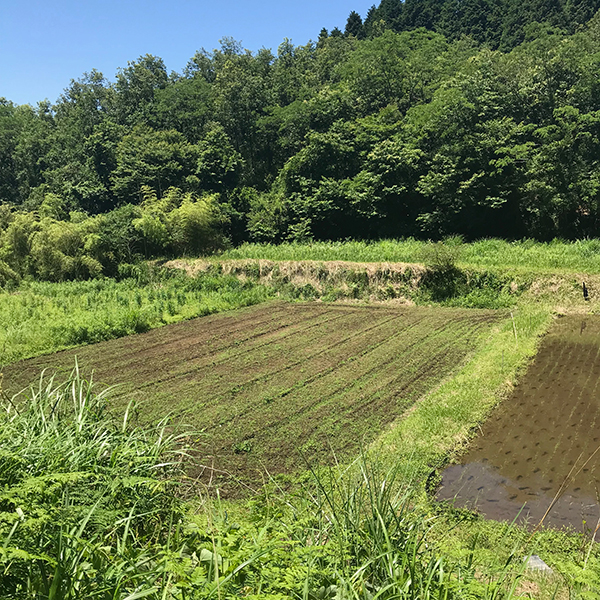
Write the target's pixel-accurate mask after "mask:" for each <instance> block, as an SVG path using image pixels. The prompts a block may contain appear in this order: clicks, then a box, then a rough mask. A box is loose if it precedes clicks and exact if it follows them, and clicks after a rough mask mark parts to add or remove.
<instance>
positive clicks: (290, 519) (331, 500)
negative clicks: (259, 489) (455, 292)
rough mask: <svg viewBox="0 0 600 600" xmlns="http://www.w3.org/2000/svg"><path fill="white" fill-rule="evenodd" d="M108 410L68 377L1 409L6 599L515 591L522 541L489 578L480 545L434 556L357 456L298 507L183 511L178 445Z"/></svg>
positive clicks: (406, 498)
mask: <svg viewBox="0 0 600 600" xmlns="http://www.w3.org/2000/svg"><path fill="white" fill-rule="evenodd" d="M105 409H106V395H105V394H104V393H102V392H101V393H97V392H95V391H94V388H93V387H92V386H91V385H90V384H89V383H88V382H86V381H85V380H84V379H82V377H81V376H80V375H79V373H78V372H77V370H76V371H74V372H73V374H72V375H71V377H70V378H69V380H68V381H63V382H57V381H54V380H52V379H48V378H42V379H40V381H39V384H38V385H36V386H35V387H33V388H32V389H31V390H29V391H28V392H27V393H26V394H25V395H23V396H17V397H15V398H13V399H12V401H10V402H9V401H8V400H7V399H6V397H5V398H4V400H3V411H2V428H1V432H2V433H1V439H0V443H1V444H2V465H3V468H2V471H1V473H0V478H1V482H2V484H3V485H4V486H6V487H5V491H4V492H3V494H2V499H1V503H0V535H1V539H2V548H1V550H0V562H1V564H2V576H1V577H0V593H1V594H2V597H3V598H23V599H25V598H31V599H33V598H36V599H48V600H50V599H58V598H61V599H72V600H75V599H79V598H105V599H108V598H110V599H114V600H116V599H122V600H125V599H130V600H133V599H134V598H155V599H159V598H160V599H162V600H165V599H167V598H172V599H181V600H183V599H194V598H198V599H200V598H239V597H246V598H252V599H254V600H258V599H259V598H261V599H270V600H283V599H286V598H306V599H326V598H330V599H332V600H333V599H338V600H342V599H356V600H358V599H360V600H363V599H364V600H372V599H373V598H375V597H376V598H386V599H391V598H407V599H408V598H410V599H422V600H426V599H434V598H435V599H439V598H446V599H448V600H450V599H453V598H456V599H459V598H465V597H470V598H482V599H490V600H492V599H496V600H499V599H501V598H502V599H509V598H512V597H515V590H517V588H518V586H519V585H520V580H521V579H523V572H524V571H523V569H524V567H523V562H522V553H523V552H524V551H525V552H526V550H525V548H524V546H523V541H524V540H523V538H522V536H521V537H520V538H519V537H518V536H517V537H516V538H515V537H514V532H511V531H509V530H505V533H504V534H503V535H500V536H499V537H497V538H496V541H497V542H501V544H500V546H497V548H496V550H497V551H498V554H499V556H498V557H497V560H496V561H494V563H493V564H486V565H485V566H484V564H482V562H481V561H480V557H479V556H480V555H479V554H478V550H479V548H478V544H477V543H474V544H472V545H471V551H470V553H469V554H468V555H467V556H463V557H459V556H456V557H450V558H445V559H444V558H441V555H440V550H439V547H440V543H441V540H442V539H446V541H448V535H447V534H444V532H443V529H444V528H445V526H444V525H443V523H442V519H441V517H440V516H436V515H435V514H434V513H432V512H431V511H430V510H428V509H427V507H426V505H423V504H422V503H419V502H418V500H417V499H416V498H415V496H414V491H412V489H413V487H414V483H413V485H410V482H409V481H408V480H406V479H405V478H404V476H400V475H399V473H398V472H397V470H396V469H394V468H393V469H391V470H390V469H387V468H384V469H382V468H381V467H379V466H376V464H375V463H372V462H371V461H370V460H369V459H366V458H363V459H360V460H359V461H358V462H357V463H355V464H354V465H353V466H352V468H351V469H350V470H349V471H343V470H342V471H340V472H333V471H332V472H330V473H321V474H319V473H317V472H314V473H313V476H312V477H311V479H310V480H309V481H307V482H306V483H305V484H304V487H303V488H301V489H299V490H298V492H297V493H296V494H294V495H286V496H282V495H281V494H277V493H275V494H274V493H269V492H268V491H267V490H265V492H263V495H262V496H260V497H257V498H253V499H252V500H250V501H249V502H248V503H245V504H243V505H240V504H238V505H231V504H223V503H221V502H219V501H218V500H209V499H208V498H203V499H202V500H198V489H197V488H194V496H195V497H196V499H195V500H193V501H189V502H185V501H184V499H182V495H185V491H186V483H185V479H183V478H182V477H181V474H180V469H179V467H180V465H181V457H182V456H184V454H185V441H186V440H185V439H182V438H180V439H176V438H173V437H172V436H168V435H166V433H165V429H164V426H165V423H161V424H159V425H158V426H157V427H156V428H153V429H152V430H142V429H140V428H139V427H136V426H135V424H133V423H131V421H130V417H128V416H127V415H130V414H131V412H129V413H127V414H126V416H125V418H124V419H123V420H121V421H118V422H115V421H113V420H112V419H111V418H110V417H108V415H107V414H106V412H105ZM440 524H441V525H442V527H441V529H440ZM515 542H516V545H515ZM511 545H513V547H512V550H511V549H510V546H511ZM530 547H531V548H535V546H530ZM590 550H591V549H590ZM505 552H506V554H504V553H505ZM498 559H501V561H503V562H504V564H502V562H500V560H498ZM585 560H586V564H588V565H589V567H588V568H591V567H592V566H593V565H595V562H594V561H595V560H596V553H595V552H591V551H590V552H589V553H588V555H587V556H586V557H585ZM484 569H485V570H484ZM582 597H584V596H582Z"/></svg>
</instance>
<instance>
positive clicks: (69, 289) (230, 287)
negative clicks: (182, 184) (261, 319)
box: [0, 265, 273, 364]
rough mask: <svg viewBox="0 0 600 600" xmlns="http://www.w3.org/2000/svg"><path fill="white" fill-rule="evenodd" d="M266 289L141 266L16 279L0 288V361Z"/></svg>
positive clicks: (186, 314) (198, 311)
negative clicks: (97, 275) (73, 277)
mask: <svg viewBox="0 0 600 600" xmlns="http://www.w3.org/2000/svg"><path fill="white" fill-rule="evenodd" d="M272 296H273V290H271V289H269V288H266V287H264V286H262V285H260V284H257V283H254V282H252V281H245V282H241V281H240V280H239V279H237V278H235V277H232V276H224V275H219V274H216V273H211V274H200V275H199V276H197V277H194V278H190V277H187V276H186V275H184V274H183V273H180V272H177V271H175V270H172V269H160V268H153V267H149V266H145V265H140V266H131V267H128V268H127V269H125V268H123V269H122V279H120V280H115V279H96V280H91V281H71V282H64V283H44V282H33V281H32V282H23V283H22V284H21V285H20V286H19V287H18V288H17V289H15V290H13V291H12V292H7V291H4V292H0V364H8V363H11V362H14V361H16V360H19V359H23V358H28V357H31V356H36V355H39V354H44V353H50V352H55V351H57V350H61V349H64V348H69V347H73V346H79V345H82V344H90V343H95V342H100V341H103V340H108V339H112V338H116V337H122V336H125V335H130V334H133V333H142V332H144V331H148V330H149V329H152V328H155V327H160V326H162V325H165V324H168V323H175V322H177V321H181V320H184V319H190V318H193V317H198V316H204V315H208V314H212V313H217V312H222V311H226V310H231V309H234V308H239V307H242V306H250V305H252V304H257V303H260V302H264V301H265V300H267V299H268V298H270V297H272Z"/></svg>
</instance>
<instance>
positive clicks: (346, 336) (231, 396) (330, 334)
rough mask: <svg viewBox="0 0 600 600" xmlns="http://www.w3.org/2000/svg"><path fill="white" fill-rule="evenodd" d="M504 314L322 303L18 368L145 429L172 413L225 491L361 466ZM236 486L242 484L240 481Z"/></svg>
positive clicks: (15, 381)
mask: <svg viewBox="0 0 600 600" xmlns="http://www.w3.org/2000/svg"><path fill="white" fill-rule="evenodd" d="M504 316H505V315H504V314H503V313H498V312H495V311H483V310H480V311H478V310H458V309H440V308H435V309H432V308H424V307H422V308H417V307H406V306H405V307H399V308H389V307H361V306H356V305H353V306H350V305H339V304H338V305H332V304H329V305H328V304H322V303H310V304H309V303H306V304H285V303H273V304H266V305H261V306H257V307H252V308H248V309H243V310H240V311H235V312H233V313H228V314H221V315H216V316H212V317H203V318H199V319H194V320H192V321H188V322H185V323H178V324H176V325H172V326H167V327H163V328H161V329H158V330H154V331H151V332H149V333H145V334H141V335H136V336H130V337H128V338H122V339H119V340H112V341H108V342H103V343H100V344H96V345H93V346H88V347H85V348H80V349H77V350H70V351H65V352H60V353H58V354H55V355H53V356H46V357H39V358H36V359H33V360H29V361H23V362H21V363H18V364H15V365H12V366H10V367H8V368H7V369H6V370H5V380H6V381H8V382H9V384H10V386H11V387H12V388H13V389H17V388H19V387H21V386H24V385H25V384H26V383H27V381H28V380H31V379H32V378H33V377H35V376H37V375H38V374H39V372H40V370H41V369H43V368H50V369H51V370H57V369H58V370H68V369H70V368H71V367H72V366H73V364H74V360H75V356H77V359H78V362H79V364H80V367H81V369H82V370H83V372H84V373H86V374H87V373H90V372H91V371H92V370H93V371H94V380H95V381H97V382H101V383H103V384H108V385H115V384H118V385H117V388H116V389H115V391H114V394H113V400H112V403H113V404H112V409H113V410H114V411H117V412H118V411H119V410H123V409H124V407H125V406H126V404H127V403H128V402H129V401H130V400H131V398H134V399H135V400H136V401H137V403H138V414H139V418H140V419H141V420H142V421H143V422H156V421H158V420H159V419H161V418H162V417H164V416H165V415H167V414H170V415H172V417H173V423H174V426H175V427H178V428H180V429H182V428H183V429H186V430H187V429H189V430H193V431H194V432H200V435H197V436H195V437H196V438H197V439H199V442H198V443H197V448H196V454H197V460H198V463H199V464H200V465H202V466H196V467H195V468H192V472H193V473H196V474H199V475H203V477H204V478H205V479H207V480H210V481H212V482H213V483H214V482H218V483H219V484H220V485H221V486H222V487H223V488H224V492H225V493H226V492H227V491H229V492H232V493H233V492H235V491H236V489H239V488H237V486H238V484H240V482H241V484H247V485H251V486H254V485H257V484H258V483H260V482H262V481H263V480H264V477H265V473H267V472H268V473H269V474H278V473H290V472H295V471H297V470H299V469H304V468H305V467H306V461H309V462H310V461H319V462H320V463H323V462H328V461H332V460H335V459H337V460H340V459H345V458H348V457H351V456H353V455H354V454H356V452H357V451H358V449H359V447H360V446H361V445H363V444H367V443H369V442H370V441H371V440H373V439H374V438H375V437H376V436H377V435H378V433H379V432H380V431H381V430H382V428H384V427H386V426H388V425H389V424H390V423H391V422H392V421H394V420H396V419H398V418H400V417H401V416H402V414H403V413H404V412H405V411H406V410H407V408H409V407H410V406H411V405H412V404H413V403H414V402H415V401H416V400H417V399H418V397H419V396H421V395H422V394H424V393H426V392H427V391H428V390H430V389H431V388H432V387H433V386H435V385H437V384H438V383H439V382H440V381H441V380H442V379H443V378H445V377H446V376H447V375H448V374H449V373H450V372H452V370H453V369H455V368H457V366H459V365H460V364H461V363H462V362H463V361H464V360H465V358H466V357H467V356H468V355H469V354H470V353H471V352H472V351H473V350H474V349H475V348H476V347H477V345H478V344H479V343H480V341H481V339H482V338H483V337H485V336H486V335H489V332H490V330H491V327H492V326H493V325H494V323H496V322H498V321H499V320H500V319H502V318H504ZM236 482H237V483H236Z"/></svg>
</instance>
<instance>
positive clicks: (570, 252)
mask: <svg viewBox="0 0 600 600" xmlns="http://www.w3.org/2000/svg"><path fill="white" fill-rule="evenodd" d="M447 243H448V244H449V245H451V246H452V245H453V246H460V255H459V256H458V259H457V264H458V265H459V266H460V267H477V268H494V269H498V270H508V269H510V270H511V271H514V270H515V269H518V270H522V271H525V272H535V273H538V274H543V273H552V274H556V273H566V272H576V273H600V241H599V240H596V239H594V240H582V241H577V242H562V241H559V240H555V241H553V242H548V243H542V242H536V241H534V240H523V241H516V242H507V241H504V240H497V239H489V240H481V241H478V242H471V243H466V244H462V243H460V240H457V239H455V238H450V239H449V240H448V241H447ZM428 245H429V242H424V241H419V240H414V239H407V240H382V241H379V242H352V241H348V242H312V243H305V244H302V243H287V244H280V245H271V244H243V245H242V246H239V247H238V248H233V249H231V250H228V251H226V252H223V253H221V254H219V255H218V257H214V258H215V259H218V260H240V259H254V260H276V261H290V260H291V261H307V260H311V261H315V260H316V261H348V262H362V263H372V262H375V263H380V262H386V263H399V262H401V263H415V262H420V257H421V256H422V253H423V251H424V250H425V249H426V248H427V246H428Z"/></svg>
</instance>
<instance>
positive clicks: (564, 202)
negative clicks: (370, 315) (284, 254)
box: [0, 0, 600, 284]
mask: <svg viewBox="0 0 600 600" xmlns="http://www.w3.org/2000/svg"><path fill="white" fill-rule="evenodd" d="M598 5H600V3H599V2H596V1H595V0H594V1H593V2H588V3H584V2H579V3H577V2H572V1H571V0H567V2H564V3H563V2H561V1H559V0H553V1H552V2H550V1H548V2H539V1H530V2H516V1H514V0H485V1H484V0H478V1H477V2H475V1H460V2H459V1H457V0H446V1H437V0H436V2H433V1H432V0H406V2H404V3H401V2H398V1H397V0H382V2H381V4H380V5H379V6H376V7H375V6H374V7H373V8H372V9H371V10H370V11H369V13H368V15H367V16H366V18H365V20H364V22H363V20H362V18H361V17H360V15H358V14H357V13H355V12H352V13H351V14H350V16H349V18H348V21H347V23H346V26H345V28H344V30H343V31H342V29H338V28H336V29H334V30H333V31H332V32H327V31H326V30H322V31H321V33H320V35H319V36H318V41H317V42H315V43H312V42H310V43H308V44H306V45H304V46H294V45H293V44H292V43H291V42H290V41H289V40H284V41H283V43H282V44H281V45H280V46H279V48H278V50H277V54H274V53H272V52H271V51H270V50H267V49H261V50H259V51H258V52H256V53H252V52H250V51H247V50H244V49H243V48H242V46H241V45H240V44H238V43H237V42H235V41H233V40H231V39H227V38H226V39H224V40H222V44H221V47H220V48H219V49H216V50H213V51H212V52H208V51H206V50H200V51H198V52H197V53H196V54H195V55H194V56H193V57H192V58H191V59H190V60H189V62H188V64H187V66H186V67H185V69H184V70H183V71H182V72H181V73H175V72H173V73H169V72H168V71H167V68H166V66H165V64H164V62H163V61H162V60H161V59H160V58H159V57H156V56H151V55H145V56H142V57H140V58H139V59H138V60H136V61H133V62H130V63H129V64H128V65H127V66H126V67H124V68H122V69H120V70H119V72H118V73H117V75H116V78H115V80H114V82H109V81H108V80H107V79H106V78H105V77H104V76H103V74H101V73H99V72H97V71H94V70H92V71H90V72H89V73H86V74H84V75H83V77H81V78H80V79H77V80H73V81H72V82H71V84H70V85H69V87H68V88H67V89H65V90H64V93H63V94H62V95H61V97H60V98H59V99H58V100H57V102H56V103H55V104H51V103H49V102H48V101H44V102H40V103H39V104H38V105H37V106H35V107H33V106H30V105H21V106H18V105H15V104H13V103H11V102H10V101H9V100H5V99H2V100H0V204H1V205H0V284H2V283H3V282H6V281H8V280H11V279H18V278H19V277H22V276H26V275H33V276H36V277H41V278H44V279H49V280H61V279H68V278H82V277H90V276H95V275H98V274H101V273H102V274H106V275H114V274H116V273H117V269H118V265H119V264H120V263H123V262H133V261H134V260H135V259H136V258H139V257H151V256H165V255H176V254H177V255H181V254H198V253H202V252H205V251H207V250H212V249H214V248H219V247H222V246H224V245H227V244H233V245H237V244H239V243H241V242H244V241H252V242H275V243H277V242H281V241H293V240H297V241H306V240H311V239H312V240H341V239H347V238H354V239H363V240H369V239H382V238H398V237H409V236H413V237H416V238H423V239H428V238H429V239H440V238H443V237H445V236H448V235H456V234H458V235H462V236H463V237H464V238H466V239H479V238H485V237H503V238H506V239H521V238H524V237H533V238H536V239H539V240H549V239H553V238H556V237H561V238H565V239H576V238H583V237H593V236H596V235H597V232H598V225H599V219H600V165H599V156H600V152H599V150H600V136H599V133H600V93H599V92H600V16H593V15H594V13H595V11H596V9H597V8H598V7H599V6H598Z"/></svg>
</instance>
